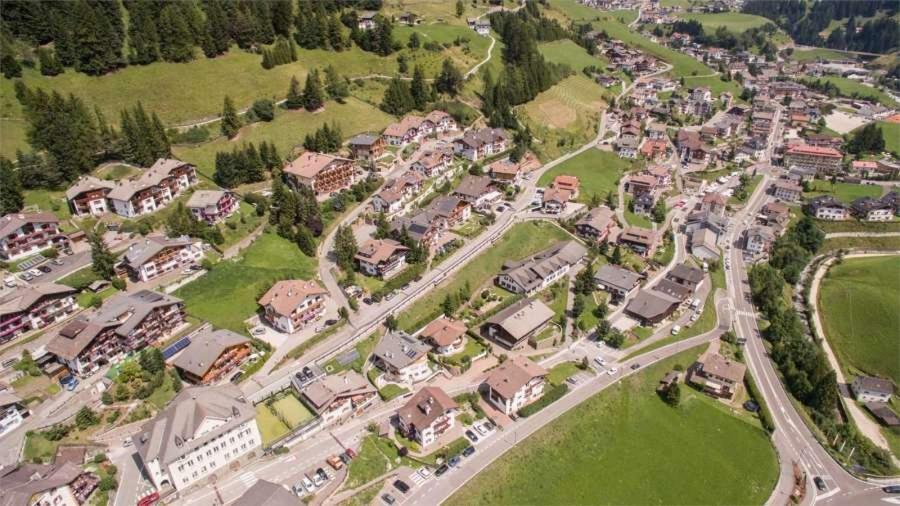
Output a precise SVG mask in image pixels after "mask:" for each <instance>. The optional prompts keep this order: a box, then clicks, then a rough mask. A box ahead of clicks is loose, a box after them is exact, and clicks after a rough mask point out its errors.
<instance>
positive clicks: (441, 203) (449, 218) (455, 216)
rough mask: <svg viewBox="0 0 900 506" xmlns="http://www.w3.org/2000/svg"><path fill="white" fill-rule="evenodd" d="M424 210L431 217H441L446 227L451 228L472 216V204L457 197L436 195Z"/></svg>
mask: <svg viewBox="0 0 900 506" xmlns="http://www.w3.org/2000/svg"><path fill="white" fill-rule="evenodd" d="M425 210H426V211H427V212H429V213H431V215H432V216H433V217H438V218H442V219H443V220H444V221H445V222H446V226H447V227H448V228H453V227H455V226H457V225H459V224H461V223H464V222H466V221H467V220H468V219H469V218H471V217H472V206H471V205H470V204H469V203H468V202H466V201H465V200H463V199H461V198H459V197H452V196H448V197H438V198H436V199H434V200H432V201H431V203H430V204H428V207H426V208H425Z"/></svg>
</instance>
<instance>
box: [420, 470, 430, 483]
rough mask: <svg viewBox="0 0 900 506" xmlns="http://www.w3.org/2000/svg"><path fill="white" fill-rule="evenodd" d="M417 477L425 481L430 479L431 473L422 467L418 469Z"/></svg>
mask: <svg viewBox="0 0 900 506" xmlns="http://www.w3.org/2000/svg"><path fill="white" fill-rule="evenodd" d="M419 476H421V477H422V478H424V479H426V480H427V479H428V478H429V477H431V471H429V470H428V468H427V467H423V468H422V469H419Z"/></svg>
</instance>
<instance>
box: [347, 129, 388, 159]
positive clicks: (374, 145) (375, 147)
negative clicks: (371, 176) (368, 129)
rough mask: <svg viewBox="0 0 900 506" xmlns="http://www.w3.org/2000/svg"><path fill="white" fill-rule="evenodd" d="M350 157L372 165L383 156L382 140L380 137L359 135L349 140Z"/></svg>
mask: <svg viewBox="0 0 900 506" xmlns="http://www.w3.org/2000/svg"><path fill="white" fill-rule="evenodd" d="M349 146H350V157H351V158H353V159H354V160H362V161H365V162H369V163H372V162H374V161H375V160H377V159H378V158H380V157H381V155H383V154H384V139H382V138H381V136H380V135H377V134H376V135H372V134H359V135H356V136H354V137H352V138H350V142H349Z"/></svg>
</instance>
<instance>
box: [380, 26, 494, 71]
mask: <svg viewBox="0 0 900 506" xmlns="http://www.w3.org/2000/svg"><path fill="white" fill-rule="evenodd" d="M413 33H417V34H418V35H419V40H420V41H421V43H422V44H423V45H424V44H425V43H426V42H431V41H434V42H438V43H440V44H443V45H445V47H446V49H444V50H443V51H429V50H427V49H425V48H424V47H421V48H419V49H415V50H412V49H405V50H403V54H404V55H406V58H407V61H408V63H409V68H410V69H413V68H415V66H416V65H420V66H421V67H422V71H423V72H424V73H425V75H426V76H427V77H433V76H436V75H437V74H438V73H440V71H441V65H442V64H443V62H444V60H445V59H447V58H450V60H451V61H452V62H453V64H454V65H456V68H458V69H460V71H461V72H465V71H466V70H468V69H470V68H472V67H473V66H475V65H476V64H477V63H478V62H479V61H481V60H483V59H484V58H485V57H486V56H487V51H488V48H489V47H490V45H491V40H490V39H489V38H487V37H482V36H481V35H478V34H477V33H475V31H474V30H472V29H471V28H469V27H468V26H465V25H450V24H446V23H434V24H421V25H418V26H415V27H412V26H405V25H398V26H396V27H395V28H394V31H393V36H394V40H396V41H397V42H400V43H401V44H403V46H404V47H405V46H406V44H407V42H408V41H409V36H410V35H412V34H413ZM457 39H460V40H468V43H465V44H461V45H459V46H456V45H454V44H453V43H454V41H455V40H457ZM392 58H396V57H394V56H392ZM381 73H382V74H386V72H381Z"/></svg>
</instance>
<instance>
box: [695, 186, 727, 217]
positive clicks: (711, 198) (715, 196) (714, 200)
mask: <svg viewBox="0 0 900 506" xmlns="http://www.w3.org/2000/svg"><path fill="white" fill-rule="evenodd" d="M727 204H728V201H727V200H725V196H724V195H722V194H721V193H719V192H710V193H707V194H706V195H704V196H703V198H702V199H701V200H700V211H705V212H708V213H711V214H717V215H719V216H722V214H723V213H724V212H725V206H726V205H727Z"/></svg>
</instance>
